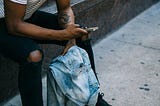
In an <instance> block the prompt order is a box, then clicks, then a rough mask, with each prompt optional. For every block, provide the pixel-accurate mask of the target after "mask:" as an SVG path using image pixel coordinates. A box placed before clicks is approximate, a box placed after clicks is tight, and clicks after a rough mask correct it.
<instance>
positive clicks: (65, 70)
mask: <svg viewBox="0 0 160 106" xmlns="http://www.w3.org/2000/svg"><path fill="white" fill-rule="evenodd" d="M49 68H50V75H49V77H48V78H49V80H50V83H51V86H52V89H54V93H55V94H54V95H55V98H53V99H56V100H55V101H54V102H57V103H54V104H56V105H58V106H84V105H88V106H95V104H96V102H97V97H98V93H99V83H98V80H97V79H96V76H95V74H94V72H93V70H92V68H91V64H90V60H89V57H88V54H87V52H86V51H85V50H84V49H82V48H80V47H78V46H72V47H71V48H70V49H69V50H68V52H67V53H66V54H65V55H64V56H58V57H56V58H55V59H53V60H52V62H51V63H50V65H49Z"/></svg>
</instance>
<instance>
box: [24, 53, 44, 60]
mask: <svg viewBox="0 0 160 106" xmlns="http://www.w3.org/2000/svg"><path fill="white" fill-rule="evenodd" d="M42 59H43V53H42V52H41V51H39V50H35V51H32V52H30V54H29V56H28V58H27V60H28V62H40V61H42Z"/></svg>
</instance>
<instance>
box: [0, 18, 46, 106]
mask: <svg viewBox="0 0 160 106" xmlns="http://www.w3.org/2000/svg"><path fill="white" fill-rule="evenodd" d="M0 23H1V25H0V29H2V30H0V53H2V54H4V55H5V56H7V57H9V58H11V59H12V60H14V61H16V62H18V63H19V64H20V71H19V76H18V87H19V91H20V95H21V99H22V104H23V106H43V101H42V82H41V62H42V57H43V56H42V55H43V54H42V51H41V49H40V47H39V46H38V45H37V44H36V43H35V42H34V41H32V40H31V39H27V38H24V37H17V36H13V35H9V34H8V33H7V31H6V27H5V23H4V19H0Z"/></svg>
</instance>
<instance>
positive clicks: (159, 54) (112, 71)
mask: <svg viewBox="0 0 160 106" xmlns="http://www.w3.org/2000/svg"><path fill="white" fill-rule="evenodd" d="M93 49H94V53H95V61H96V68H97V72H98V77H99V80H100V84H101V91H102V92H104V94H105V99H106V100H107V102H109V103H110V104H112V105H113V106H160V2H159V3H157V4H156V5H154V6H152V7H151V8H149V9H148V10H146V11H145V12H143V13H142V14H140V15H139V16H137V17H136V18H134V19H133V20H131V21H130V22H128V23H127V24H126V25H124V26H123V27H121V28H120V29H119V30H117V31H116V32H114V33H112V34H110V36H109V37H106V38H105V39H103V40H102V41H100V42H99V43H98V44H96V45H95V46H94V48H93Z"/></svg>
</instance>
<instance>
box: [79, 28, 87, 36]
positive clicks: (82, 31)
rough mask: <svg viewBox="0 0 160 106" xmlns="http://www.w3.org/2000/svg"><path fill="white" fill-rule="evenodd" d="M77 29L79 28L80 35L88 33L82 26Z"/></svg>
mask: <svg viewBox="0 0 160 106" xmlns="http://www.w3.org/2000/svg"><path fill="white" fill-rule="evenodd" d="M78 29H79V31H80V34H81V35H88V34H89V33H88V32H87V31H86V30H85V29H82V28H78Z"/></svg>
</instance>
